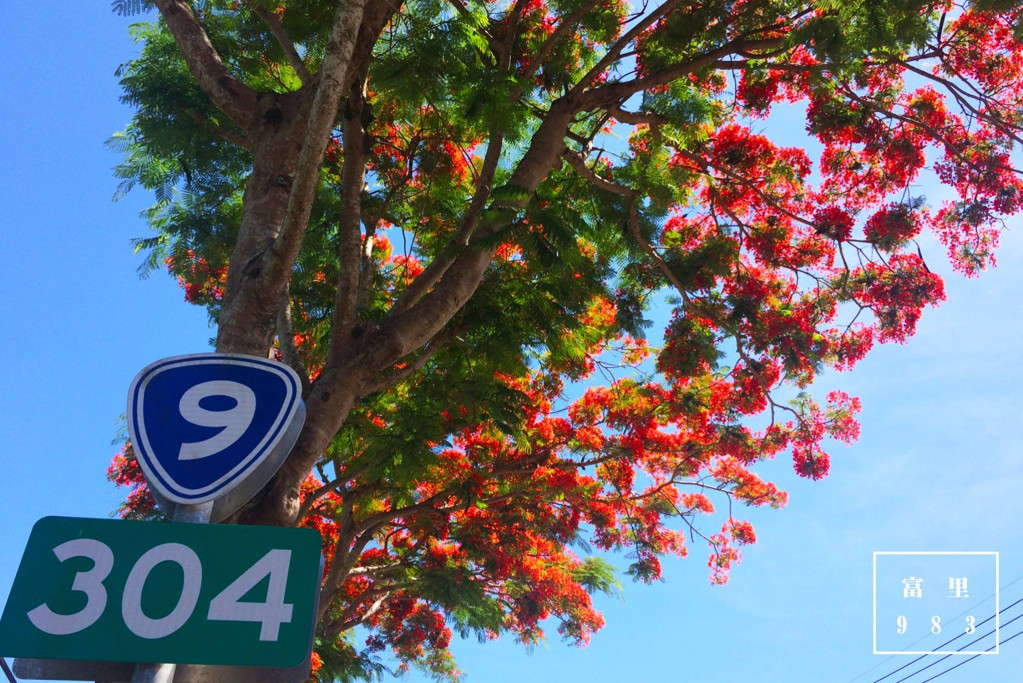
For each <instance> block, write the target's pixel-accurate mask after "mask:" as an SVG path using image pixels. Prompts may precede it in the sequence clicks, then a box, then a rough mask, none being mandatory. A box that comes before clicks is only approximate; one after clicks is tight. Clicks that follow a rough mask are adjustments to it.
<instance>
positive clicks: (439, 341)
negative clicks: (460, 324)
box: [362, 328, 464, 395]
mask: <svg viewBox="0 0 1023 683" xmlns="http://www.w3.org/2000/svg"><path fill="white" fill-rule="evenodd" d="M462 332H464V329H461V328H449V329H447V330H445V331H443V332H441V333H440V334H438V335H437V336H436V337H434V338H433V339H431V340H430V341H429V342H427V344H426V348H424V349H423V350H422V351H420V352H419V355H418V356H416V357H415V358H414V359H413V360H411V361H409V362H408V363H407V364H406V365H405V367H403V368H401V369H400V370H397V371H395V372H392V373H390V374H388V375H384V376H382V377H378V378H376V379H374V380H370V381H368V382H366V383H365V384H364V385H363V388H362V390H363V392H364V393H365V395H369V394H375V393H377V392H378V391H386V390H387V389H390V388H391V387H393V386H396V385H398V384H400V383H401V382H404V381H405V380H406V379H408V378H409V377H411V376H412V375H414V374H416V373H417V372H419V371H420V370H422V369H423V367H424V366H425V365H426V364H427V363H428V362H429V360H430V359H431V358H433V356H434V354H436V353H437V352H438V351H440V350H441V349H442V348H444V345H445V344H447V343H448V342H449V341H451V340H452V339H455V338H456V337H458V336H459V334H461V333H462Z"/></svg>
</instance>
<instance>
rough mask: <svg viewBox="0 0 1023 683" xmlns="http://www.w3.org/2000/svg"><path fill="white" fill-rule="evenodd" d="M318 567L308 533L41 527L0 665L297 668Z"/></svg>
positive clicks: (5, 631) (17, 590) (60, 523)
mask: <svg viewBox="0 0 1023 683" xmlns="http://www.w3.org/2000/svg"><path fill="white" fill-rule="evenodd" d="M321 567H322V565H321V561H320V535H319V533H317V532H316V531H314V530H312V529H293V528H279V527H252V526H218V525H206V524H169V523H168V524H154V523H151V522H130V521H121V520H100V519H78V518H71V517H46V518H44V519H41V520H39V522H37V523H36V525H35V527H33V529H32V534H31V536H30V537H29V541H28V547H27V548H26V550H25V555H24V556H23V557H22V560H21V565H20V566H19V568H18V573H17V576H16V577H15V579H14V586H13V587H12V589H11V596H10V599H9V600H8V601H7V606H6V607H5V609H4V612H3V617H2V618H0V654H2V655H4V656H13V657H35V658H49V659H58V658H59V659H91V660H110V661H144V662H147V661H148V662H188V663H192V664H217V665H250V666H275V667H276V666H279V667H288V666H297V665H298V664H300V663H302V661H303V660H305V658H306V657H307V656H308V654H309V651H310V647H311V645H312V629H313V624H314V617H315V612H316V600H317V594H318V590H319V582H320V577H321Z"/></svg>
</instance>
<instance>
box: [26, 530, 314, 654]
mask: <svg viewBox="0 0 1023 683" xmlns="http://www.w3.org/2000/svg"><path fill="white" fill-rule="evenodd" d="M53 554H54V555H56V556H57V559H58V560H60V561H61V562H65V561H67V560H69V559H70V558H72V557H85V558H88V559H90V560H92V561H93V566H92V568H91V569H89V570H88V571H84V572H77V573H76V574H75V579H74V582H73V583H72V584H71V590H73V591H81V592H82V593H85V597H86V603H85V607H83V608H82V609H81V610H79V611H78V612H75V613H74V614H57V613H56V612H54V611H53V610H52V609H50V608H49V606H47V605H46V604H45V603H44V604H42V605H39V606H38V607H36V608H35V609H33V610H31V611H30V612H28V615H27V616H28V618H29V621H31V622H32V624H33V625H34V626H35V627H36V628H38V629H39V630H40V631H43V632H44V633H49V634H52V635H55V636H66V635H71V634H72V633H78V632H79V631H82V630H85V629H87V628H89V627H90V626H92V625H93V624H95V623H96V622H97V621H98V620H99V618H100V617H102V616H103V612H104V610H106V608H107V589H106V587H105V586H104V585H103V581H104V580H105V579H106V578H107V576H109V575H110V570H111V569H112V568H113V566H114V553H113V552H112V551H111V550H110V547H109V546H108V545H107V544H106V543H102V542H101V541H97V540H95V539H92V538H76V539H74V540H72V541H68V542H66V543H61V544H60V545H58V546H57V547H56V548H54V549H53ZM162 562H173V563H175V564H177V565H178V566H180V567H181V570H182V572H183V573H184V579H185V580H184V584H183V585H182V588H181V594H180V595H179V596H178V602H177V604H176V605H175V606H174V609H173V610H172V611H171V613H170V614H168V615H166V616H163V617H160V618H153V617H150V616H148V615H147V614H145V612H143V611H142V591H143V588H144V587H145V585H146V580H147V579H148V578H149V574H150V572H152V570H153V568H154V567H156V565H158V564H160V563H162ZM290 564H291V551H290V550H285V549H281V548H275V549H273V550H271V551H269V552H268V553H267V554H266V555H263V557H261V558H260V559H259V560H257V561H256V563H255V564H253V565H252V566H251V567H249V568H248V569H246V570H245V572H243V573H242V575H241V576H239V577H238V578H237V579H235V580H234V581H232V582H231V583H230V585H228V586H227V587H226V588H225V589H224V590H222V591H220V593H218V594H217V596H216V597H214V598H213V600H211V601H210V608H209V612H208V613H207V615H206V618H207V619H209V620H210V621H252V622H257V623H259V625H260V626H259V639H260V640H263V641H276V640H277V639H278V637H279V636H280V630H281V624H289V623H291V617H292V612H293V610H294V605H292V604H289V603H286V602H284V594H285V592H286V589H287V586H288V568H289V566H290ZM264 576H269V577H270V579H269V581H268V582H267V583H268V586H267V591H266V600H265V601H264V602H247V601H246V602H242V600H241V598H242V597H243V596H244V595H245V594H246V593H248V592H249V591H250V590H252V588H253V587H255V586H256V584H258V583H259V582H260V581H262V580H263V577H264ZM201 585H202V563H201V562H200V560H199V557H198V556H197V555H196V554H195V551H193V550H192V549H191V548H189V547H188V546H185V545H181V544H180V543H163V544H161V545H158V546H156V547H155V548H151V549H149V550H148V551H146V552H145V553H144V554H143V555H142V557H140V558H139V559H138V561H137V562H135V565H134V566H133V567H132V569H131V572H130V573H129V574H128V579H127V581H126V582H125V586H124V593H123V595H122V596H121V616H122V618H123V619H124V624H125V626H127V627H128V629H129V630H130V631H131V632H132V633H134V634H135V635H137V636H139V637H140V638H146V639H153V638H164V637H166V636H169V635H171V634H172V633H175V632H177V631H178V630H179V629H180V628H181V627H182V626H184V625H185V623H186V622H187V621H188V620H189V619H190V618H191V616H192V613H193V611H194V610H195V605H196V602H197V601H198V598H199V593H200V590H201Z"/></svg>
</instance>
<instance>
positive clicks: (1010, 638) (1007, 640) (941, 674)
mask: <svg viewBox="0 0 1023 683" xmlns="http://www.w3.org/2000/svg"><path fill="white" fill-rule="evenodd" d="M1017 618H1018V617H1017ZM1016 636H1023V631H1018V632H1016V633H1014V634H1012V635H1011V636H1009V637H1008V638H1006V639H1005V640H1003V641H1002V642H1001V643H999V644H998V645H1005V644H1006V643H1007V642H1009V641H1010V640H1012V639H1013V638H1015V637H1016ZM998 645H992V646H991V647H989V648H988V649H986V650H984V652H991V650H994V649H995V648H996V647H998ZM977 657H980V655H979V654H977V655H973V656H972V657H970V658H968V659H964V660H963V661H961V662H959V663H958V664H956V665H955V666H950V667H949V668H947V669H945V670H944V671H942V672H941V673H940V674H936V675H934V676H931V677H930V678H928V679H927V681H933V680H934V679H935V678H940V677H941V676H944V675H945V674H947V673H948V672H949V671H951V670H952V669H958V668H959V667H961V666H962V665H963V664H965V663H966V662H969V661H971V660H974V659H976V658H977ZM927 681H921V682H920V683H927Z"/></svg>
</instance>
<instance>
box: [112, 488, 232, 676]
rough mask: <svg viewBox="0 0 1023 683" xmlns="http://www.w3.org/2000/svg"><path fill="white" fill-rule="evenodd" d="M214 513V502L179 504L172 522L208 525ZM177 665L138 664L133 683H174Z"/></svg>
mask: <svg viewBox="0 0 1023 683" xmlns="http://www.w3.org/2000/svg"><path fill="white" fill-rule="evenodd" d="M212 512H213V501H212V500H211V501H207V502H205V503H199V504H198V505H182V504H179V505H178V506H177V507H176V508H175V509H174V514H173V515H172V516H171V521H172V522H186V523H190V524H208V523H209V521H210V515H211V514H212ZM177 668H178V667H177V665H176V664H136V665H135V673H134V674H132V677H131V683H174V672H175V670H177Z"/></svg>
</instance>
